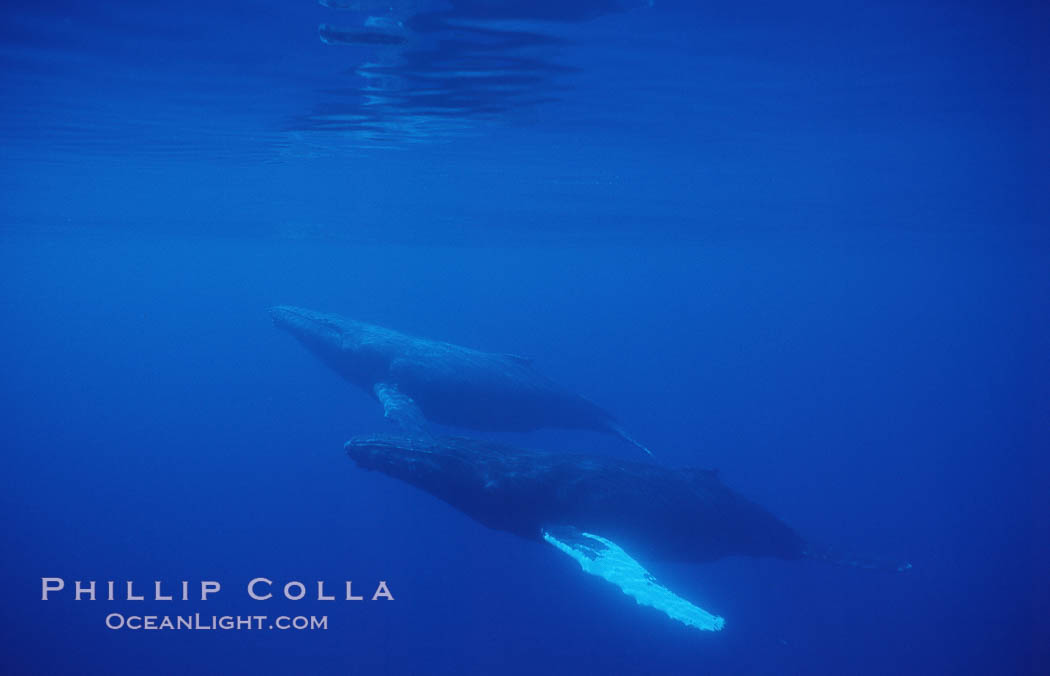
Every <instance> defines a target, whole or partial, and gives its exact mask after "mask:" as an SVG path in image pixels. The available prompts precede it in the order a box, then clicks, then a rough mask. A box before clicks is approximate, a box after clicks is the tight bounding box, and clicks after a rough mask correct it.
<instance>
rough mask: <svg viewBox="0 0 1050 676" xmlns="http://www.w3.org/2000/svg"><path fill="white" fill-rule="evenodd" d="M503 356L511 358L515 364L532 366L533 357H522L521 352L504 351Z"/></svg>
mask: <svg viewBox="0 0 1050 676" xmlns="http://www.w3.org/2000/svg"><path fill="white" fill-rule="evenodd" d="M503 356H504V357H506V358H507V359H509V360H511V361H512V362H514V363H515V364H521V365H522V366H532V357H522V356H521V355H520V354H510V353H509V352H506V353H504V354H503Z"/></svg>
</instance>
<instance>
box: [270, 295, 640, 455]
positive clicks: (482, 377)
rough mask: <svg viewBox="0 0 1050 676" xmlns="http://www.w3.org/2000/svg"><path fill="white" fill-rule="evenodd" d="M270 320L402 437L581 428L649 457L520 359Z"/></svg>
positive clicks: (380, 331) (298, 311)
mask: <svg viewBox="0 0 1050 676" xmlns="http://www.w3.org/2000/svg"><path fill="white" fill-rule="evenodd" d="M270 314H271V316H272V317H273V321H274V323H275V324H276V325H277V326H279V327H281V328H283V329H285V330H287V331H288V332H289V333H291V334H292V335H294V336H295V337H296V338H298V339H299V341H300V342H302V343H303V345H305V346H306V347H307V348H308V349H309V350H310V351H312V352H313V353H314V354H316V355H317V356H318V357H319V358H320V359H321V360H322V361H324V362H325V363H326V364H328V365H329V366H331V367H332V368H333V369H335V371H336V372H337V373H339V374H340V375H341V376H343V377H344V378H346V379H347V380H349V381H350V382H352V383H354V384H355V385H358V386H360V387H362V388H364V389H365V390H367V391H369V392H372V393H373V394H374V395H375V396H376V398H377V399H379V401H380V402H381V403H382V404H383V408H384V410H385V415H386V417H387V418H389V419H391V420H393V421H394V422H397V423H398V424H399V425H401V426H402V427H403V428H404V429H406V430H407V431H420V430H421V429H422V426H423V423H424V418H425V419H426V420H431V421H434V422H438V423H444V424H448V425H455V426H458V427H469V428H473V429H480V430H507V431H521V432H527V431H531V430H535V429H539V428H541V427H561V428H574V429H589V430H598V431H601V432H608V433H611V434H615V435H617V436H619V437H621V438H623V439H625V440H626V441H628V442H629V443H632V444H634V445H635V446H637V447H639V448H641V449H642V450H644V451H645V452H646V453H650V451H649V449H647V448H646V447H645V446H643V445H641V444H640V443H638V442H637V441H635V440H634V439H632V438H631V437H630V436H629V435H628V434H627V433H626V432H624V430H623V429H622V428H621V427H620V426H619V424H617V422H616V420H615V419H614V418H613V417H612V415H610V414H609V413H608V412H606V411H605V410H603V409H602V408H600V407H599V406H597V405H596V404H594V403H592V402H590V401H588V400H587V399H585V398H583V397H581V396H580V395H578V394H575V393H573V392H570V391H568V390H566V389H565V388H563V387H561V386H559V385H558V384H556V383H554V382H553V381H552V380H550V379H549V378H547V377H545V376H543V375H542V374H540V373H539V371H537V370H536V369H535V368H533V367H532V364H531V363H530V362H529V360H528V359H525V358H523V357H519V356H516V355H510V354H494V353H490V352H480V351H478V350H472V349H470V348H467V347H460V346H459V345H452V344H451V343H443V342H441V341H436V340H428V339H426V338H416V337H413V336H409V335H406V334H404V333H399V332H397V331H393V330H391V329H387V328H383V327H381V326H375V325H374V324H366V323H364V322H359V321H355V320H353V319H347V318H345V317H340V316H339V315H334V314H325V313H323V312H315V311H314V310H307V309H305V308H299V307H290V306H278V307H274V308H272V309H271V310H270ZM650 455H651V453H650Z"/></svg>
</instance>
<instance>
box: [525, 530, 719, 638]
mask: <svg viewBox="0 0 1050 676" xmlns="http://www.w3.org/2000/svg"><path fill="white" fill-rule="evenodd" d="M542 534H543V539H544V540H546V541H547V542H549V543H551V544H552V545H554V546H555V547H556V548H558V550H560V551H562V552H564V553H566V554H568V555H569V556H571V557H572V558H573V559H574V560H575V561H576V562H577V563H579V564H580V566H581V567H582V568H583V570H584V572H587V573H590V574H591V575H597V576H598V577H600V578H602V579H604V580H607V581H609V582H612V583H613V584H614V585H616V586H617V587H619V588H620V589H621V590H622V591H623V593H624V594H627V595H628V596H630V597H631V598H633V599H634V600H635V601H637V602H638V605H642V606H649V607H651V608H656V609H657V610H662V611H663V612H664V613H666V614H667V616H668V617H670V618H671V619H674V620H678V621H679V622H682V623H683V624H685V625H687V626H690V627H694V628H696V629H700V630H701V631H720V630H721V629H722V627H723V626H724V625H725V620H724V619H722V618H721V617H719V616H718V615H712V614H711V613H709V612H707V611H706V610H704V609H703V608H700V607H697V606H695V605H693V604H692V603H690V602H689V601H686V600H685V599H683V598H682V597H680V596H678V595H677V594H675V593H674V592H672V591H671V590H670V589H668V588H667V587H664V586H662V585H660V583H658V582H657V581H656V578H654V577H653V576H652V574H651V573H650V572H649V571H647V570H646V569H645V568H644V567H643V566H642V565H641V564H640V563H638V562H637V561H635V560H634V559H633V558H631V556H630V555H629V554H628V553H627V552H625V551H624V550H623V549H622V548H620V547H619V545H617V544H616V543H615V542H612V541H611V540H606V539H605V538H603V537H601V536H598V535H594V534H593V533H584V532H581V531H580V530H577V529H576V528H573V527H572V526H556V527H551V528H545V529H543V531H542Z"/></svg>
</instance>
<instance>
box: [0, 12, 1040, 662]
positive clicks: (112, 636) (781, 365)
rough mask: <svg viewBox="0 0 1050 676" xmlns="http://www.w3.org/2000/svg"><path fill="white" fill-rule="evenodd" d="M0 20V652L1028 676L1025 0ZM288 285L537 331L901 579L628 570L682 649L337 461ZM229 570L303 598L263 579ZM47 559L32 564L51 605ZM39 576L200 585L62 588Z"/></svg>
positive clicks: (459, 334) (1032, 614) (1031, 154)
mask: <svg viewBox="0 0 1050 676" xmlns="http://www.w3.org/2000/svg"><path fill="white" fill-rule="evenodd" d="M0 11H2V13H3V17H4V18H3V22H2V24H0V91H2V92H3V101H4V103H3V106H2V107H0V144H2V148H3V152H2V154H0V196H2V197H0V308H2V317H3V325H2V326H3V331H2V333H0V347H2V349H0V373H2V374H3V375H2V378H0V404H2V406H0V410H2V411H3V425H2V427H0V447H2V448H3V457H4V459H5V461H6V471H5V472H3V480H2V481H3V483H2V485H0V488H2V490H0V501H2V505H3V514H4V519H3V521H4V525H3V527H2V528H0V534H2V538H3V541H2V542H3V550H2V551H3V557H2V559H0V567H2V578H0V579H2V580H3V583H4V584H5V585H6V587H5V589H4V590H3V594H4V598H5V603H3V604H2V609H0V622H2V625H0V628H2V631H0V643H2V653H0V671H2V672H3V673H12V674H22V673H26V674H28V673H32V674H41V673H71V674H84V673H112V674H123V673H129V674H131V673H134V674H139V673H143V672H147V671H148V672H150V673H161V674H166V673H172V674H184V673H216V674H219V673H221V674H228V673H248V672H251V673H279V674H285V673H309V674H322V673H361V674H465V673H467V674H471V673H477V674H519V673H520V674H535V673H551V674H562V673H564V674H597V673H603V674H707V673H710V674H790V673H797V674H846V673H848V674H886V673H900V674H934V673H951V674H959V673H985V674H987V673H1004V674H1007V673H1010V674H1013V673H1017V674H1024V673H1045V672H1046V670H1047V668H1048V667H1050V649H1048V647H1047V646H1048V645H1050V623H1048V621H1047V611H1048V609H1050V593H1048V586H1047V582H1046V579H1047V573H1048V572H1050V532H1048V531H1050V528H1048V514H1050V499H1048V497H1047V496H1048V491H1047V486H1048V485H1050V461H1048V460H1047V458H1046V449H1047V448H1048V447H1050V303H1048V300H1047V299H1048V298H1050V238H1048V236H1047V226H1048V201H1047V194H1048V191H1047V186H1048V185H1050V163H1048V162H1047V160H1046V158H1047V157H1048V156H1050V131H1048V129H1050V127H1048V125H1047V122H1046V120H1047V119H1050V114H1048V113H1050V110H1048V108H1050V106H1048V103H1050V97H1048V87H1047V82H1048V81H1050V79H1048V72H1047V71H1048V68H1047V65H1046V64H1047V63H1050V54H1048V53H1047V52H1048V50H1047V47H1046V44H1045V40H1043V39H1042V37H1043V36H1044V35H1045V34H1046V32H1047V29H1048V28H1050V25H1048V23H1050V22H1048V17H1050V14H1048V12H1047V11H1046V8H1045V7H1041V6H1039V5H1038V4H1032V3H1005V4H1004V3H997V4H994V5H993V4H992V3H919V4H916V3H905V2H887V3H857V2H838V3H831V2H826V1H816V0H814V1H813V2H800V3H793V4H777V3H770V2H768V0H766V1H763V2H744V3H725V2H714V3H702V4H701V3H693V2H685V1H684V0H679V1H675V0H657V1H656V2H655V3H652V4H651V6H650V3H648V2H637V3H635V2H628V1H626V0H622V1H621V0H610V1H607V0H580V1H579V2H575V3H568V2H557V3H554V2H529V3H525V2H521V3H519V2H516V1H514V0H491V1H487V0H452V1H451V2H444V3H443V2H438V1H436V0H434V1H431V0H420V1H418V2H416V1H411V0H404V1H403V2H398V1H396V0H390V1H389V2H368V1H367V0H363V1H361V2H353V1H350V0H348V1H347V2H341V1H338V0H326V2H324V3H322V4H315V3H313V2H307V1H306V0H302V1H299V2H294V3H293V2H250V3H249V2H242V1H241V0H232V1H229V2H225V3H192V2H191V3H183V4H181V5H171V4H150V3H131V2H127V1H120V2H98V3H90V4H86V3H74V2H65V1H64V0H58V1H56V2H50V3H44V4H41V3H18V2H8V3H5V4H4V6H3V8H2V10H0ZM369 17H372V19H371V20H370V19H369ZM276 304H294V305H303V306H306V307H311V308H317V309H320V310H325V311H330V312H336V313H340V314H343V315H346V316H350V317H354V318H358V319H362V320H366V321H371V322H375V323H377V324H381V325H384V326H389V327H392V328H396V329H399V330H402V331H406V332H409V333H412V334H416V335H420V336H427V337H432V338H436V339H440V340H447V341H449V342H452V343H456V344H461V345H467V346H471V347H476V348H478V349H482V350H487V351H492V352H507V353H514V354H521V355H527V356H529V357H531V358H533V359H534V360H535V363H536V364H537V365H538V367H539V368H541V370H542V371H543V372H544V373H546V374H548V375H550V376H551V377H552V378H554V379H555V380H557V381H559V382H561V383H564V384H566V385H567V386H569V387H571V388H572V389H573V390H575V391H578V392H580V393H582V394H584V395H586V396H587V397H589V398H591V399H593V400H594V401H596V402H598V403H600V404H601V405H602V406H603V407H605V408H607V409H608V410H610V411H612V412H613V413H614V414H615V415H616V416H617V417H618V418H619V420H620V421H621V422H622V423H623V424H624V426H625V427H626V428H627V429H629V430H630V431H631V433H632V435H634V436H636V437H637V438H639V439H640V440H643V441H644V442H645V444H646V445H647V446H649V447H650V448H652V449H653V450H654V453H656V455H657V459H658V461H659V462H661V463H664V464H667V465H671V466H699V467H707V468H717V469H718V470H719V472H720V476H721V478H722V480H723V481H724V482H725V483H726V484H727V485H728V486H730V487H731V488H733V489H734V490H737V491H739V492H740V493H742V494H743V495H745V496H747V497H748V498H750V499H753V500H755V501H756V502H758V503H759V504H761V505H763V506H764V507H766V508H768V509H769V510H770V511H771V512H773V513H774V514H775V515H777V516H778V517H780V518H781V519H783V520H784V521H785V522H787V523H788V524H790V525H791V526H792V527H794V528H795V529H797V530H798V531H799V532H801V533H803V534H804V535H805V536H806V537H807V538H812V539H813V540H814V541H818V542H823V543H828V544H832V545H835V546H838V547H841V548H843V549H844V550H848V551H858V552H864V553H868V554H871V555H874V556H880V557H885V558H887V559H900V560H907V561H909V562H911V563H912V565H913V568H912V570H910V571H908V572H907V573H904V574H900V575H891V574H886V573H881V572H876V571H868V570H857V569H853V568H846V567H837V566H832V565H828V564H822V563H820V562H816V561H780V560H775V559H751V558H746V557H730V558H726V559H723V560H720V561H717V562H714V563H708V564H703V565H694V564H683V563H674V562H661V561H656V562H653V563H652V565H651V566H650V569H651V570H652V572H654V573H655V574H656V575H657V576H658V577H659V578H660V579H661V581H663V582H665V583H666V584H667V585H668V586H669V587H672V588H673V589H675V590H676V591H678V592H679V593H680V594H681V595H682V596H684V597H686V598H689V599H691V600H694V601H695V602H697V603H698V604H699V605H702V606H703V607H705V608H708V609H710V610H712V611H713V612H717V613H718V614H720V615H722V616H724V617H725V618H726V627H725V629H724V630H723V631H721V632H717V633H701V632H698V631H695V630H693V629H690V628H688V627H685V626H684V625H681V624H679V623H677V622H675V621H673V620H671V619H669V618H667V617H665V616H664V615H662V614H660V613H659V612H657V611H654V610H651V609H647V608H640V607H638V606H637V605H636V604H635V602H634V601H633V600H631V599H630V598H628V597H627V596H625V595H624V594H622V593H621V592H620V591H619V590H617V589H616V588H615V587H613V586H611V585H609V584H608V583H606V582H604V581H602V580H600V579H597V578H595V577H591V576H587V575H584V574H583V573H582V572H581V571H580V570H579V566H578V565H577V564H576V563H574V562H573V561H572V560H570V559H568V558H566V557H564V556H561V555H559V554H558V553H557V552H556V551H554V550H553V548H551V547H548V546H546V545H543V544H541V543H536V542H530V541H526V540H523V539H520V538H517V537H515V536H513V535H510V534H508V533H504V532H499V531H495V530H490V529H487V528H485V527H484V526H482V525H481V524H479V523H477V522H475V521H473V520H471V519H470V518H469V517H467V516H466V515H464V514H462V513H460V512H458V511H456V510H454V509H453V508H452V507H449V506H447V505H445V504H444V503H442V502H440V501H438V500H436V499H435V498H433V497H431V496H429V495H427V494H425V493H423V492H421V491H418V490H416V489H415V488H412V487H411V486H409V485H407V484H404V483H400V482H397V481H395V480H393V479H390V478H388V477H385V476H382V475H380V474H378V473H374V472H365V471H362V470H360V469H358V468H356V467H354V465H353V463H352V462H350V461H349V460H348V459H347V457H346V455H345V453H344V452H343V449H342V444H343V442H344V441H346V440H347V439H348V438H350V437H351V436H353V435H355V434H361V433H370V432H375V431H383V430H388V429H389V427H390V426H389V423H388V422H386V421H385V420H384V419H383V413H382V409H381V408H380V407H379V406H378V405H377V404H376V403H375V401H374V400H373V399H372V398H370V397H369V396H368V395H367V393H365V392H362V391H360V390H358V389H355V388H354V387H352V386H351V385H349V384H347V383H345V382H343V381H341V380H340V379H339V378H338V377H337V376H336V375H335V374H334V373H332V372H331V371H330V370H329V369H327V368H326V367H325V366H324V365H323V364H322V363H321V362H319V361H317V360H316V359H314V358H313V357H312V356H311V355H309V354H308V353H307V352H306V351H305V350H303V349H302V348H301V347H300V346H299V345H297V344H296V343H295V342H294V341H293V340H291V339H290V338H289V337H288V336H287V335H284V334H283V333H281V332H279V331H278V330H276V329H275V328H274V327H273V326H272V323H271V321H270V318H269V315H268V313H267V309H268V308H269V307H270V306H273V305H276ZM444 431H450V432H455V433H459V434H469V435H472V436H481V437H486V438H492V439H497V440H499V441H502V442H506V443H511V444H514V445H518V446H522V447H527V448H543V449H564V450H571V451H576V452H586V453H592V454H597V455H605V456H611V457H620V458H623V459H625V460H632V461H635V460H638V461H644V460H643V459H642V458H640V457H639V456H638V452H637V450H636V449H634V448H631V447H629V446H626V445H625V444H623V443H622V442H620V441H618V440H617V439H615V438H612V437H607V436H602V435H597V434H592V433H588V432H578V431H573V432H570V431H560V430H541V431H538V432H534V433H528V434H525V433H501V434H495V433H479V432H472V431H469V430H444ZM639 555H640V557H644V553H642V552H639ZM260 576H261V577H267V578H269V579H272V580H273V581H274V582H275V585H274V590H275V591H277V590H279V588H280V587H281V586H283V584H284V583H286V582H289V581H293V580H300V581H303V582H304V583H305V584H306V585H307V587H308V588H309V589H310V591H311V594H310V595H309V596H308V597H307V599H304V600H300V601H290V600H286V599H283V598H279V596H280V595H279V594H277V595H275V596H277V597H278V598H274V599H271V600H268V601H253V600H251V599H250V598H249V597H248V596H247V595H246V592H245V586H246V584H247V582H248V581H249V580H251V579H252V578H255V577H260ZM44 577H59V578H63V579H64V580H65V581H66V583H67V585H68V588H67V589H66V590H64V591H63V592H62V593H57V594H54V595H53V596H52V597H51V599H50V600H48V601H46V602H45V601H43V600H42V599H41V578H44ZM75 580H83V581H86V580H97V581H100V582H99V585H100V594H101V589H102V587H101V585H104V582H105V581H106V580H115V581H118V589H119V585H120V584H123V582H124V581H126V580H132V581H135V584H136V593H138V592H139V591H140V590H145V591H146V593H147V596H148V595H149V594H150V593H151V591H152V589H151V585H152V584H153V581H155V580H160V581H163V583H164V584H165V585H166V586H165V589H166V590H167V589H177V587H178V584H179V582H180V581H182V580H187V581H190V585H191V588H193V587H194V586H195V585H196V588H197V589H199V582H200V581H201V580H217V581H220V582H221V583H222V586H223V588H222V591H221V592H220V593H218V594H216V595H215V596H213V597H212V598H211V599H209V600H207V601H204V602H200V601H194V600H190V601H156V600H152V599H150V600H144V601H128V600H115V601H105V600H97V601H94V602H92V601H88V600H79V601H76V600H74V599H73V595H72V593H71V588H72V585H73V582H74V581H75ZM318 580H323V581H327V583H328V584H329V589H332V588H340V589H341V586H342V584H343V583H344V581H346V580H352V581H353V582H354V590H355V593H358V594H360V593H362V592H364V593H365V594H366V595H369V596H370V593H371V591H372V590H374V589H375V586H376V584H377V581H378V580H386V581H387V582H388V584H389V587H390V590H391V592H392V593H393V595H394V597H395V601H393V602H388V601H383V600H379V601H374V602H373V601H364V602H345V601H318V600H316V598H313V599H311V598H310V596H312V595H313V591H314V590H313V587H314V585H316V582H317V581H318ZM110 613H123V614H135V613H137V614H140V615H144V614H155V615H164V614H171V615H175V614H193V613H201V614H203V615H207V616H211V615H225V614H229V615H259V614H266V615H268V616H271V617H272V616H277V615H280V614H287V615H290V616H296V615H304V616H311V615H316V616H322V615H324V616H327V617H328V628H327V629H326V630H315V631H268V630H259V631H202V630H195V631H145V630H142V631H134V630H127V629H123V630H112V629H108V628H107V627H106V623H105V618H106V616H107V615H108V614H110Z"/></svg>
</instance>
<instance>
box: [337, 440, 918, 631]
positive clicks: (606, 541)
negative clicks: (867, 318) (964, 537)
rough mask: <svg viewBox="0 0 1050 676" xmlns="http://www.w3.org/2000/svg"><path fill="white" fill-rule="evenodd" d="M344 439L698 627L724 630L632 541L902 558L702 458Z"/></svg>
mask: <svg viewBox="0 0 1050 676" xmlns="http://www.w3.org/2000/svg"><path fill="white" fill-rule="evenodd" d="M345 448H346V452H347V454H348V455H349V456H350V458H351V459H352V460H353V461H354V462H355V463H356V464H357V465H358V466H359V467H361V468H364V469H367V470H375V471H379V472H382V473H383V474H387V475H389V476H391V477H393V478H396V479H400V480H402V481H405V482H407V483H409V484H411V485H413V486H415V487H417V488H419V489H421V490H424V491H426V492H427V493H430V494H431V495H433V496H435V497H437V498H439V499H441V500H443V501H445V502H446V503H448V504H450V505H451V506H453V507H455V508H456V509H458V510H460V511H461V512H463V513H465V514H467V515H468V516H470V517H471V518H473V519H475V520H476V521H479V522H480V523H482V524H484V525H485V526H488V527H489V528H493V529H496V530H502V531H507V532H510V533H514V534H515V535H518V536H521V537H523V538H527V539H530V540H535V541H540V542H546V543H549V544H551V545H553V546H554V547H555V548H556V549H557V550H558V551H561V552H563V553H565V554H567V555H569V556H571V557H572V558H573V559H574V560H576V561H577V562H578V563H579V564H580V566H581V568H583V570H584V571H585V572H588V573H591V574H593V575H597V576H599V577H602V578H603V579H605V580H608V581H609V582H611V583H613V584H615V585H616V586H618V587H619V588H620V589H621V590H622V591H623V592H624V593H625V594H627V595H628V596H631V597H632V598H634V599H635V600H636V601H637V602H638V603H639V604H640V605H646V606H650V607H653V608H656V609H658V610H661V611H663V612H664V613H666V614H667V615H668V616H669V617H671V618H673V619H676V620H679V621H681V622H683V623H685V624H686V625H688V626H691V627H694V628H696V629H700V630H705V631H717V630H720V629H722V627H723V626H724V622H725V621H724V619H723V618H721V617H719V616H718V615H715V614H713V613H710V612H708V611H706V610H704V609H702V608H700V607H698V606H696V605H694V604H692V603H691V602H689V601H687V600H685V599H683V598H681V597H680V596H678V595H677V594H675V593H674V592H672V591H671V590H669V589H667V588H666V587H664V586H663V585H661V584H660V583H659V582H658V581H657V580H656V578H655V577H654V576H653V575H652V574H651V573H649V571H648V570H646V568H645V566H644V565H643V564H642V563H640V562H639V561H638V560H637V559H636V558H635V554H633V553H637V555H638V556H639V558H641V559H643V560H671V561H682V562H692V563H701V562H706V561H712V560H715V559H719V558H722V557H726V556H733V555H742V556H762V557H776V558H780V559H788V560H791V559H802V558H814V559H822V560H828V561H832V562H835V563H843V564H848V565H853V566H858V567H872V568H876V567H877V568H884V569H888V570H896V571H902V570H906V569H907V568H910V565H908V564H904V565H889V564H876V563H874V562H872V561H871V560H866V559H846V558H843V557H839V556H836V555H834V554H833V553H832V552H831V550H830V549H828V548H825V547H818V546H814V545H812V544H811V543H809V542H807V541H806V540H805V539H804V538H803V537H802V536H801V535H799V534H798V533H797V532H796V531H795V530H794V529H792V528H791V527H790V526H788V525H787V524H785V523H784V522H783V521H781V520H780V519H778V518H777V517H776V516H774V515H773V514H771V513H770V512H769V511H767V510H766V509H764V508H763V507H761V506H759V505H757V504H756V503H754V502H752V501H750V500H748V499H747V498H745V497H743V496H741V495H740V494H738V493H736V492H735V491H733V490H731V489H730V488H728V487H727V486H726V485H725V484H723V483H722V481H721V480H720V479H719V477H718V474H717V472H714V471H710V470H703V469H695V468H685V469H673V468H669V467H663V466H659V465H654V464H651V463H636V462H626V461H622V460H617V459H614V458H608V457H601V456H590V455H579V454H561V453H547V452H539V451H527V450H522V449H517V448H512V447H509V446H504V445H499V444H494V443H489V442H483V441H477V440H471V439H461V438H442V439H420V438H398V437H389V436H363V437H357V438H354V439H351V440H350V441H348V442H347V443H346V446H345ZM628 552H632V554H629V553H628Z"/></svg>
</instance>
